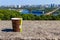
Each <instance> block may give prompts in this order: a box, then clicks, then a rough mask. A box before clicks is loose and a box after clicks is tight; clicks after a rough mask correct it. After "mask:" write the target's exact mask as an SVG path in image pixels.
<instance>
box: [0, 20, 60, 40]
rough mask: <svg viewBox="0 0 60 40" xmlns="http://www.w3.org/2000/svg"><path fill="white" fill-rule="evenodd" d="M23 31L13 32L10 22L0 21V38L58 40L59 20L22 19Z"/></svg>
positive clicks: (59, 31)
mask: <svg viewBox="0 0 60 40" xmlns="http://www.w3.org/2000/svg"><path fill="white" fill-rule="evenodd" d="M22 29H23V32H13V31H12V22H11V20H9V21H6V20H5V21H0V40H60V21H27V20H24V21H23V26H22Z"/></svg>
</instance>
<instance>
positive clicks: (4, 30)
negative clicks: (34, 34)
mask: <svg viewBox="0 0 60 40" xmlns="http://www.w3.org/2000/svg"><path fill="white" fill-rule="evenodd" d="M1 31H3V32H13V29H3V30H1Z"/></svg>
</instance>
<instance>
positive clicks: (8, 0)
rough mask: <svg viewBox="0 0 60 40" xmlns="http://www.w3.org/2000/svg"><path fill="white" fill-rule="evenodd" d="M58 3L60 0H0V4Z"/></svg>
mask: <svg viewBox="0 0 60 40" xmlns="http://www.w3.org/2000/svg"><path fill="white" fill-rule="evenodd" d="M40 4H42V5H45V4H60V0H58V1H57V0H0V5H40Z"/></svg>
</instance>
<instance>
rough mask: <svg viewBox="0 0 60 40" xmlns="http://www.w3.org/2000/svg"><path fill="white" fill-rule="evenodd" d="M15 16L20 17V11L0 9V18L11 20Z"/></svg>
mask: <svg viewBox="0 0 60 40" xmlns="http://www.w3.org/2000/svg"><path fill="white" fill-rule="evenodd" d="M14 17H20V13H19V12H17V11H13V10H0V19H2V20H10V19H11V18H14Z"/></svg>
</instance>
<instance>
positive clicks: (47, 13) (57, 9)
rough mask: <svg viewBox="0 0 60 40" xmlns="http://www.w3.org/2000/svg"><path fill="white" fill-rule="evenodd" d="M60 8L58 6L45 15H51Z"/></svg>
mask: <svg viewBox="0 0 60 40" xmlns="http://www.w3.org/2000/svg"><path fill="white" fill-rule="evenodd" d="M59 9H60V8H56V9H54V10H53V11H51V12H48V13H46V14H44V15H50V14H52V13H54V12H56V11H57V10H59Z"/></svg>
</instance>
